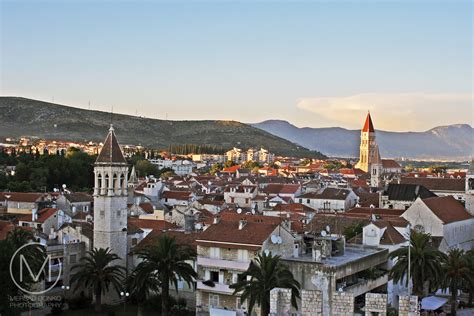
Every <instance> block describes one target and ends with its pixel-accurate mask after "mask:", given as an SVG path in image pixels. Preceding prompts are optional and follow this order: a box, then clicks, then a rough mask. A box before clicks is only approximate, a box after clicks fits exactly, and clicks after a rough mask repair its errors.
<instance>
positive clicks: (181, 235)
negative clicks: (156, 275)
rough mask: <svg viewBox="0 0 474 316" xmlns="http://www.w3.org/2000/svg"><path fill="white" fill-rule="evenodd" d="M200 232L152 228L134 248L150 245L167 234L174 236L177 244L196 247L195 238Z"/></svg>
mask: <svg viewBox="0 0 474 316" xmlns="http://www.w3.org/2000/svg"><path fill="white" fill-rule="evenodd" d="M201 234H202V233H201V232H191V233H186V232H184V231H183V230H166V231H163V230H153V231H152V232H150V233H149V234H148V235H147V236H146V237H145V238H144V239H143V240H142V241H140V243H139V244H138V245H137V247H136V248H135V250H139V249H143V248H144V247H146V246H149V245H152V244H153V243H154V242H155V241H156V240H157V239H158V238H159V237H161V236H163V235H167V236H170V237H174V238H175V239H176V243H177V244H179V245H186V246H191V247H192V248H194V249H196V246H197V243H196V239H197V238H199V237H200V235H201Z"/></svg>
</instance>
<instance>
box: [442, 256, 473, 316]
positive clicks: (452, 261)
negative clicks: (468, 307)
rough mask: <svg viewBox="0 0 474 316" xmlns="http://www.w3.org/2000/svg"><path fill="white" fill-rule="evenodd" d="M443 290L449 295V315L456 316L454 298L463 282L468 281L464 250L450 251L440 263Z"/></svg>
mask: <svg viewBox="0 0 474 316" xmlns="http://www.w3.org/2000/svg"><path fill="white" fill-rule="evenodd" d="M442 268H443V280H442V285H443V286H444V288H449V292H450V293H451V315H456V298H457V294H458V290H459V289H460V287H461V283H462V281H463V280H466V279H468V280H469V279H470V275H469V272H470V271H469V266H468V261H467V258H466V255H465V252H464V250H461V249H457V248H454V249H451V250H450V251H449V252H448V256H447V257H446V258H445V259H444V261H443V263H442Z"/></svg>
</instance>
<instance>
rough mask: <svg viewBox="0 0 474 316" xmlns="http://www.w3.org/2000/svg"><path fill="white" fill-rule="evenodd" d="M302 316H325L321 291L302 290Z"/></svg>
mask: <svg viewBox="0 0 474 316" xmlns="http://www.w3.org/2000/svg"><path fill="white" fill-rule="evenodd" d="M300 310H301V316H322V315H323V293H322V292H321V291H308V290H301V306H300Z"/></svg>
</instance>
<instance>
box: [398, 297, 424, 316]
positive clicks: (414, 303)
mask: <svg viewBox="0 0 474 316" xmlns="http://www.w3.org/2000/svg"><path fill="white" fill-rule="evenodd" d="M398 315H399V316H415V315H420V310H419V306H418V296H414V295H412V296H408V295H405V296H400V297H399V299H398Z"/></svg>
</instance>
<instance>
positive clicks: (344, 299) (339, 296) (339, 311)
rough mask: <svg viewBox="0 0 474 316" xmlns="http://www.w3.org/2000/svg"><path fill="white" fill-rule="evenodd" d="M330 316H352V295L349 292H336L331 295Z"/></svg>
mask: <svg viewBox="0 0 474 316" xmlns="http://www.w3.org/2000/svg"><path fill="white" fill-rule="evenodd" d="M331 315H332V316H353V315H354V294H352V293H349V292H337V293H334V294H333V295H332V306H331Z"/></svg>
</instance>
